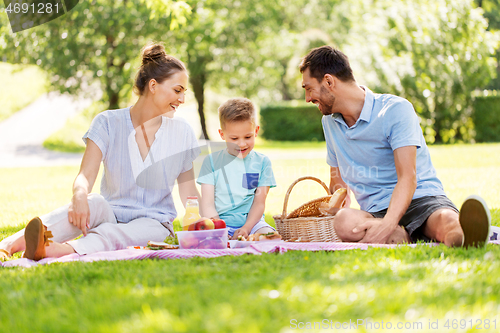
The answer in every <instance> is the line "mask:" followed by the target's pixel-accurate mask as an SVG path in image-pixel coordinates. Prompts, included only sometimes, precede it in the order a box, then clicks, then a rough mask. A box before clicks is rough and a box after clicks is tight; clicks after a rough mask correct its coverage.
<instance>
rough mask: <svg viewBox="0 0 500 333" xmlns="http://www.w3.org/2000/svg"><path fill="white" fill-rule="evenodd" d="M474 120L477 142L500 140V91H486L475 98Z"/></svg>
mask: <svg viewBox="0 0 500 333" xmlns="http://www.w3.org/2000/svg"><path fill="white" fill-rule="evenodd" d="M472 120H473V122H474V127H475V129H476V142H499V141H500V92H498V91H486V92H484V93H483V94H481V95H479V96H476V97H475V99H474V112H473V113H472Z"/></svg>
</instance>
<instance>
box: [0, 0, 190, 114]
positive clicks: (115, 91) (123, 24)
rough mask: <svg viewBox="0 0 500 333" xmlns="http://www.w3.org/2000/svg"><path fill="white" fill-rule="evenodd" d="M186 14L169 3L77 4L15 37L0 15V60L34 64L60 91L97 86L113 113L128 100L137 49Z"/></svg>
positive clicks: (179, 4) (99, 0)
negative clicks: (0, 58) (47, 74)
mask: <svg viewBox="0 0 500 333" xmlns="http://www.w3.org/2000/svg"><path fill="white" fill-rule="evenodd" d="M189 11H190V8H189V6H187V5H186V3H185V2H183V1H174V0H116V1H112V0H92V1H81V2H80V4H79V5H78V6H76V7H75V8H74V9H73V10H72V11H70V12H68V13H67V14H66V15H64V16H62V17H60V18H58V19H55V20H53V21H51V22H48V23H46V24H43V25H40V26H38V27H34V28H32V29H28V30H25V31H22V32H19V33H11V32H10V28H9V25H8V23H7V21H6V16H3V15H2V16H3V17H2V21H1V22H0V23H1V26H0V56H1V57H2V58H3V60H4V61H8V62H12V63H26V64H27V63H32V64H37V65H39V66H40V67H41V68H42V69H44V70H46V71H47V72H48V73H49V74H51V85H52V87H54V88H56V89H58V90H60V91H61V92H69V93H73V94H74V93H78V92H81V91H82V90H88V89H87V88H88V87H89V86H91V85H93V84H97V85H99V86H100V88H101V89H102V90H103V92H104V97H103V98H104V99H105V100H107V101H108V102H109V108H110V109H116V108H119V107H120V105H121V104H123V101H124V102H127V101H128V100H127V99H128V96H129V94H130V91H131V88H132V76H133V74H134V73H135V72H136V68H137V66H138V64H139V57H138V55H139V50H140V49H141V47H143V46H144V45H145V44H146V43H147V42H149V41H152V40H161V39H162V36H163V35H164V33H165V31H166V30H168V29H169V28H170V29H174V28H176V27H177V26H178V25H179V24H184V23H185V22H186V16H187V15H188V14H189ZM125 97H126V99H125V100H124V98H125Z"/></svg>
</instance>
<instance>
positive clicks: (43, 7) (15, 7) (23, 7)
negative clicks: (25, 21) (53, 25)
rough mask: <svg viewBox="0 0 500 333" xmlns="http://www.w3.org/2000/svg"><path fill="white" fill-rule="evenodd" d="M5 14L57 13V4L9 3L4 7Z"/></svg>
mask: <svg viewBox="0 0 500 333" xmlns="http://www.w3.org/2000/svg"><path fill="white" fill-rule="evenodd" d="M5 12H6V13H7V14H11V13H14V14H20V13H23V14H28V13H30V14H52V13H53V12H55V13H59V4H58V3H56V4H54V5H52V4H51V3H37V4H35V3H31V4H30V3H18V2H16V3H14V4H13V3H9V5H8V6H7V7H6V8H5Z"/></svg>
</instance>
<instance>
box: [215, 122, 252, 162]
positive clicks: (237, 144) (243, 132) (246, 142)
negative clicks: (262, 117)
mask: <svg viewBox="0 0 500 333" xmlns="http://www.w3.org/2000/svg"><path fill="white" fill-rule="evenodd" d="M258 132H259V126H255V125H254V124H253V123H252V122H251V121H234V122H227V123H226V126H225V128H224V129H220V130H219V134H220V137H221V138H222V140H224V141H226V144H227V151H228V152H229V154H231V155H234V156H238V157H239V158H245V157H247V156H248V154H249V153H250V152H251V151H252V149H253V147H254V145H255V137H256V136H257V133H258Z"/></svg>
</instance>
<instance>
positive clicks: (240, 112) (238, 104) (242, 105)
mask: <svg viewBox="0 0 500 333" xmlns="http://www.w3.org/2000/svg"><path fill="white" fill-rule="evenodd" d="M219 121H220V127H221V128H222V129H224V128H225V126H226V123H228V122H235V121H251V122H252V124H253V125H255V106H254V105H253V103H252V101H251V100H249V99H248V98H231V99H230V100H228V101H226V102H225V103H223V104H222V105H221V106H219Z"/></svg>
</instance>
